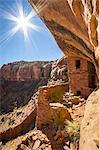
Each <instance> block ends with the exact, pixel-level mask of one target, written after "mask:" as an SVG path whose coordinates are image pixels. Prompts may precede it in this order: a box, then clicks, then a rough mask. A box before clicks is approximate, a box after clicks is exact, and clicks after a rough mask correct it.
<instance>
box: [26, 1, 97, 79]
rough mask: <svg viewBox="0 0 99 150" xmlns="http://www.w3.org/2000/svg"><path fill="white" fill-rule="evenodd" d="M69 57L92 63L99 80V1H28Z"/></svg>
mask: <svg viewBox="0 0 99 150" xmlns="http://www.w3.org/2000/svg"><path fill="white" fill-rule="evenodd" d="M29 2H30V4H31V5H32V7H33V8H34V9H35V10H36V12H37V13H38V14H39V15H40V17H41V18H42V20H43V21H44V22H45V24H46V25H47V27H48V28H49V29H50V31H51V32H52V34H53V35H54V37H55V39H56V41H57V43H58V45H59V47H60V48H61V49H62V51H63V52H64V53H65V55H68V56H79V57H81V58H85V59H87V60H89V61H91V62H92V63H93V64H94V65H95V68H96V72H97V76H98V77H99V64H98V61H99V28H98V26H99V0H41V1H39V0H29Z"/></svg>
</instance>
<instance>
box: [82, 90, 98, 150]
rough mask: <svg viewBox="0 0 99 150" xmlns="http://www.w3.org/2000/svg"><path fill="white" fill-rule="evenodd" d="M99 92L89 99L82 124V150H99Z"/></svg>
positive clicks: (95, 92)
mask: <svg viewBox="0 0 99 150" xmlns="http://www.w3.org/2000/svg"><path fill="white" fill-rule="evenodd" d="M98 127H99V90H97V91H94V92H93V93H92V94H91V95H90V96H89V98H88V100H87V103H86V108H85V114H84V119H83V120H82V124H81V134H80V150H98V149H99V130H98Z"/></svg>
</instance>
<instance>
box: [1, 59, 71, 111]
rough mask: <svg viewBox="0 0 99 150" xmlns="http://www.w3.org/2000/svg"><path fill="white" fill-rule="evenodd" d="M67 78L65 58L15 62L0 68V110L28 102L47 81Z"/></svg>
mask: <svg viewBox="0 0 99 150" xmlns="http://www.w3.org/2000/svg"><path fill="white" fill-rule="evenodd" d="M60 79H61V80H63V81H64V82H66V81H67V80H68V76H67V58H66V57H63V58H61V59H60V60H56V61H54V62H15V63H9V64H6V65H4V66H2V68H1V69H0V104H1V109H0V112H1V113H2V112H9V111H12V110H13V109H14V108H15V107H17V108H18V107H21V106H24V105H25V104H27V103H28V101H29V100H30V98H31V96H32V95H33V93H35V92H36V91H37V89H38V87H40V86H43V85H47V83H48V82H49V81H51V84H52V83H53V81H55V82H57V80H60Z"/></svg>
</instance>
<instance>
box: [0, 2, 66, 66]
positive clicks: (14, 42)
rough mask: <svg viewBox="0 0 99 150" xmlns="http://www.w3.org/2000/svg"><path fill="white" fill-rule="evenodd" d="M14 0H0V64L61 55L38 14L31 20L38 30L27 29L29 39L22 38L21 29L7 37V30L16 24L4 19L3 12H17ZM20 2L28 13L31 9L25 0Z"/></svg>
mask: <svg viewBox="0 0 99 150" xmlns="http://www.w3.org/2000/svg"><path fill="white" fill-rule="evenodd" d="M16 1H17V2H18V1H19V0H0V66H1V65H3V64H6V63H9V62H14V61H20V60H25V61H33V60H55V59H57V58H60V57H61V56H63V53H62V52H61V50H60V49H59V48H58V46H57V44H56V42H55V40H54V38H53V37H52V35H51V33H50V32H49V31H48V29H47V28H46V26H45V25H44V23H43V22H42V21H41V20H40V18H39V17H38V16H35V17H33V18H32V20H31V22H33V23H34V24H35V25H37V26H39V27H40V31H39V32H37V31H35V30H33V29H28V31H29V32H28V33H29V41H28V40H24V34H23V31H22V30H19V31H18V32H17V33H16V34H15V35H13V36H12V37H10V38H8V39H7V32H8V31H9V30H11V29H12V28H13V27H14V26H15V25H16V24H15V22H13V21H11V20H8V19H6V17H5V16H4V14H6V13H5V12H10V13H11V14H13V15H17V14H18V10H17V5H16ZM21 3H22V5H23V8H24V12H25V13H26V14H28V13H29V12H30V11H31V10H32V8H31V6H30V5H29V4H28V3H27V0H21Z"/></svg>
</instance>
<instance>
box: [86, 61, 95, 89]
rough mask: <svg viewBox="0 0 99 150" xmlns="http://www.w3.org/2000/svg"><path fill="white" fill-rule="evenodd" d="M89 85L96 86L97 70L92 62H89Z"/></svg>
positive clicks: (90, 86)
mask: <svg viewBox="0 0 99 150" xmlns="http://www.w3.org/2000/svg"><path fill="white" fill-rule="evenodd" d="M88 85H89V88H93V89H94V88H96V71H95V67H94V65H93V64H92V63H91V62H88Z"/></svg>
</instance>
